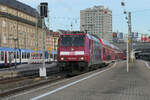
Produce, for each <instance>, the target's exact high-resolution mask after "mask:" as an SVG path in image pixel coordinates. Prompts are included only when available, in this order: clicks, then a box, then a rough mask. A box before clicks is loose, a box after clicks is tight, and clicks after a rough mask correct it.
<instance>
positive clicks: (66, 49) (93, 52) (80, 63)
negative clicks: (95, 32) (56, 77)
mask: <svg viewBox="0 0 150 100" xmlns="http://www.w3.org/2000/svg"><path fill="white" fill-rule="evenodd" d="M101 49H102V45H101V44H100V42H99V40H98V38H96V37H94V36H92V35H89V34H86V33H78V34H77V33H76V34H75V33H67V34H62V35H60V38H59V46H58V64H57V65H58V66H59V68H60V70H66V69H72V70H75V69H77V70H86V69H88V68H89V67H90V66H91V65H95V64H99V63H102V60H101Z"/></svg>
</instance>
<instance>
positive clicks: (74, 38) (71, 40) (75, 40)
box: [61, 35, 85, 46]
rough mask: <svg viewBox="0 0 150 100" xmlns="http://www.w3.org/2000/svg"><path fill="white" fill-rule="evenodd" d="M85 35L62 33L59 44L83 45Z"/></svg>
mask: <svg viewBox="0 0 150 100" xmlns="http://www.w3.org/2000/svg"><path fill="white" fill-rule="evenodd" d="M84 37H85V35H62V36H61V46H84Z"/></svg>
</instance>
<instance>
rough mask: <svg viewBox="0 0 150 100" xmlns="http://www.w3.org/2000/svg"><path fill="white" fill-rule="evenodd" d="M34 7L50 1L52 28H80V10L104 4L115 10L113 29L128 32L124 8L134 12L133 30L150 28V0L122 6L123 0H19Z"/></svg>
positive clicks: (144, 31)
mask: <svg viewBox="0 0 150 100" xmlns="http://www.w3.org/2000/svg"><path fill="white" fill-rule="evenodd" d="M19 1H21V2H24V3H26V4H28V5H30V6H32V7H34V8H37V6H38V5H39V4H40V2H45V1H46V2H48V3H49V10H50V28H51V29H53V30H57V29H71V27H70V25H71V23H72V24H73V29H74V30H79V28H80V10H83V9H86V8H90V7H93V6H95V5H97V6H98V5H104V6H106V7H108V8H109V9H111V10H112V12H113V31H117V30H118V31H120V32H125V33H126V32H128V27H127V23H126V20H125V15H123V11H124V9H126V10H127V11H131V12H132V28H133V29H132V30H133V31H136V32H141V33H144V34H146V33H148V30H150V5H149V4H150V0H124V2H125V3H126V7H125V8H123V7H121V5H120V3H121V1H122V0H19Z"/></svg>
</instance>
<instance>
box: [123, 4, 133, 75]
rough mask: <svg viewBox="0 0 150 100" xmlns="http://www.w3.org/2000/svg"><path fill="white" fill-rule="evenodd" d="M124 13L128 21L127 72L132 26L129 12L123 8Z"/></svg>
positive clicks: (129, 60)
mask: <svg viewBox="0 0 150 100" xmlns="http://www.w3.org/2000/svg"><path fill="white" fill-rule="evenodd" d="M121 6H123V7H124V6H125V3H124V2H121ZM124 14H125V15H127V16H126V17H125V18H126V20H127V23H128V36H127V72H129V62H132V60H131V51H132V49H133V48H132V26H131V12H127V11H126V10H124Z"/></svg>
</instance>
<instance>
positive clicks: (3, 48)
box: [0, 47, 19, 51]
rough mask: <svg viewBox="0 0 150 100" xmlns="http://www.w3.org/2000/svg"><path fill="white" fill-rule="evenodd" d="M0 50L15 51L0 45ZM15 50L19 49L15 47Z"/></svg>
mask: <svg viewBox="0 0 150 100" xmlns="http://www.w3.org/2000/svg"><path fill="white" fill-rule="evenodd" d="M0 51H15V49H14V48H7V47H0ZM16 51H19V50H18V49H16Z"/></svg>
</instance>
